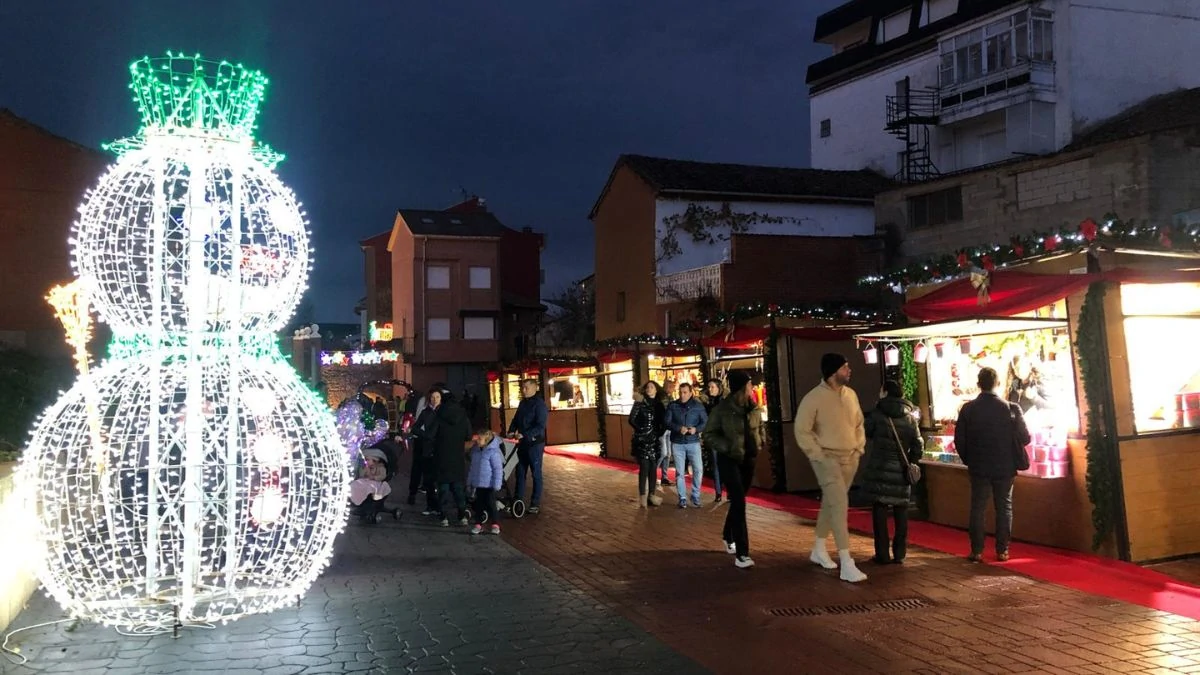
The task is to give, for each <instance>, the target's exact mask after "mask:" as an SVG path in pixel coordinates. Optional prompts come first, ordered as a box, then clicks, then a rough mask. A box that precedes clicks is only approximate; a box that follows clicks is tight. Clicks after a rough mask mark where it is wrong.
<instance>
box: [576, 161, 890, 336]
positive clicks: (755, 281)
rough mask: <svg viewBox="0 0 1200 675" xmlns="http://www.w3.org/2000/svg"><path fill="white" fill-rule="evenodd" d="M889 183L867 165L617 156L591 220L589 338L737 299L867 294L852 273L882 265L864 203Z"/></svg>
mask: <svg viewBox="0 0 1200 675" xmlns="http://www.w3.org/2000/svg"><path fill="white" fill-rule="evenodd" d="M893 186H894V183H893V182H892V181H890V180H888V179H887V178H884V177H883V176H880V175H879V174H876V173H874V172H872V171H866V170H863V171H826V170H814V169H791V168H777V167H763V166H748V165H739V164H714V163H706V162H691V161H682V160H673V159H660V158H653V157H643V156H638V155H622V156H621V157H620V159H618V161H617V163H616V165H615V166H614V168H613V170H612V173H611V175H610V176H609V179H608V183H607V184H606V185H605V186H604V190H603V191H602V192H601V194H600V197H599V199H598V200H597V201H596V204H595V206H594V208H593V209H592V212H591V215H590V218H591V220H592V222H593V224H594V227H595V237H596V267H595V285H594V289H595V290H594V292H595V302H596V338H597V339H601V340H603V339H607V338H615V337H621V336H626V335H641V334H647V333H650V334H658V335H669V334H670V332H671V327H672V326H673V325H674V324H675V323H677V322H678V321H680V320H684V319H687V318H689V317H691V316H693V315H694V314H696V313H697V312H702V311H705V310H707V309H725V310H728V309H732V308H734V307H736V306H738V305H739V304H741V303H750V302H759V301H772V302H779V303H789V302H794V303H799V302H810V301H819V302H830V301H845V302H856V303H861V302H868V301H870V300H872V299H873V298H874V294H873V292H871V291H864V290H863V289H862V288H861V287H859V286H858V284H857V283H856V280H857V278H858V277H860V276H862V275H863V274H867V273H869V272H870V270H875V269H879V266H880V264H881V263H882V256H883V255H884V253H885V251H884V241H883V239H881V238H878V237H876V236H875V225H874V206H873V198H874V195H875V194H876V193H877V192H879V191H881V190H884V189H887V188H890V187H893ZM701 221H707V222H708V223H716V224H717V226H716V227H709V228H708V229H701V228H698V227H696V223H697V222H701ZM721 223H724V224H726V225H727V226H726V227H724V228H722V227H721V226H720V224H721Z"/></svg>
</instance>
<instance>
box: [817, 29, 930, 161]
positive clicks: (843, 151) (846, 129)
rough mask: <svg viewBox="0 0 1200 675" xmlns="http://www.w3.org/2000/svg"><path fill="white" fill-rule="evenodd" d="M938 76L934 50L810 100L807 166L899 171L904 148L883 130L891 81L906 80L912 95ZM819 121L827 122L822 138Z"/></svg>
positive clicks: (893, 88)
mask: <svg viewBox="0 0 1200 675" xmlns="http://www.w3.org/2000/svg"><path fill="white" fill-rule="evenodd" d="M937 74H938V55H937V51H936V50H934V51H931V52H929V53H927V54H923V55H921V56H918V57H915V58H912V59H909V60H907V61H904V62H903V63H899V64H897V65H894V66H891V67H889V68H886V69H883V70H880V71H876V72H873V73H871V74H870V75H867V76H864V77H860V78H857V79H854V80H851V81H849V82H845V83H843V84H840V85H838V86H836V87H833V88H831V89H826V90H824V91H821V92H819V93H818V94H816V95H814V96H812V97H810V98H809V110H810V115H809V119H810V122H811V125H812V126H811V129H810V137H811V139H812V144H811V148H812V149H811V151H810V155H809V161H810V165H811V166H812V167H813V168H814V169H847V170H855V169H863V168H870V169H874V170H876V171H879V172H881V173H883V174H885V175H888V176H892V175H895V174H896V172H897V171H899V167H898V166H896V153H898V152H901V151H902V150H904V144H903V143H901V142H900V140H899V139H897V138H896V137H895V136H892V135H891V134H889V133H888V132H887V131H885V130H884V127H885V126H886V125H887V97H888V96H894V95H895V94H896V81H897V80H902V79H904V77H905V76H906V75H907V76H908V77H911V78H912V80H911V88H912V90H913V91H916V90H918V89H923V88H925V87H930V86H933V85H935V84H937ZM823 119H829V120H830V125H831V131H832V133H831V134H830V135H829V137H827V138H821V120H823Z"/></svg>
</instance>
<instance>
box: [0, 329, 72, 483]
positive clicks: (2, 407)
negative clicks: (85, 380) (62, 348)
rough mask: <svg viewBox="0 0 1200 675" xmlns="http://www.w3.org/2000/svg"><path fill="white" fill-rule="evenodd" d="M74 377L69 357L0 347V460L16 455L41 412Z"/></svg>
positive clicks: (8, 459) (12, 457)
mask: <svg viewBox="0 0 1200 675" xmlns="http://www.w3.org/2000/svg"><path fill="white" fill-rule="evenodd" d="M74 378H75V372H74V369H73V368H72V365H71V361H70V359H66V358H64V359H52V358H46V357H42V356H37V355H36V354H33V353H32V352H30V351H28V350H25V349H16V348H11V347H0V462H4V461H10V460H12V459H15V458H16V454H17V451H18V449H19V448H21V447H22V446H23V445H24V444H25V441H26V439H28V438H29V430H30V428H31V427H32V426H33V423H34V421H35V420H36V419H37V417H38V415H40V414H41V413H42V411H43V410H45V409H46V407H47V406H49V405H50V404H51V403H53V402H54V400H55V399H56V398H57V397H58V392H59V391H60V390H63V389H66V388H67V387H68V386H70V384H71V381H72V380H73V379H74Z"/></svg>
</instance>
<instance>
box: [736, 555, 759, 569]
mask: <svg viewBox="0 0 1200 675" xmlns="http://www.w3.org/2000/svg"><path fill="white" fill-rule="evenodd" d="M733 564H734V565H736V566H737V567H740V568H742V569H746V568H747V567H754V561H753V560H751V559H750V556H748V555H739V556H738V557H736V558H734V559H733Z"/></svg>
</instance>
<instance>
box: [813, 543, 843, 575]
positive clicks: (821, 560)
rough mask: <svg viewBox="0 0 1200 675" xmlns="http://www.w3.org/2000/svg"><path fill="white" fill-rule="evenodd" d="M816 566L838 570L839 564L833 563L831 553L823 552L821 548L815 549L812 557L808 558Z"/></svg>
mask: <svg viewBox="0 0 1200 675" xmlns="http://www.w3.org/2000/svg"><path fill="white" fill-rule="evenodd" d="M808 559H809V560H811V561H812V562H813V564H815V565H820V566H821V567H824V568H825V569H827V570H836V569H837V567H838V566H837V563H835V562H833V558H830V557H829V551H822V550H821V549H819V548H814V549H813V552H812V555H811V556H809V557H808Z"/></svg>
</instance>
